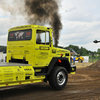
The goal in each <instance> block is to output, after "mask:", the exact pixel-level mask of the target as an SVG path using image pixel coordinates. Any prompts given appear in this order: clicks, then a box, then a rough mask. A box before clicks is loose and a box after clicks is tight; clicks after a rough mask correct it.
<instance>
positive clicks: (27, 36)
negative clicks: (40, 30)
mask: <svg viewBox="0 0 100 100" xmlns="http://www.w3.org/2000/svg"><path fill="white" fill-rule="evenodd" d="M31 38H32V30H31V29H28V30H18V31H10V32H9V34H8V41H23V40H31Z"/></svg>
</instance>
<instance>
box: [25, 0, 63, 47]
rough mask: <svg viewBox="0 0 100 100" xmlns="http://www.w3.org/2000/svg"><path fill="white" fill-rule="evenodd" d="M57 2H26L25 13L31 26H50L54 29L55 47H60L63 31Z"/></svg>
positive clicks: (41, 0)
mask: <svg viewBox="0 0 100 100" xmlns="http://www.w3.org/2000/svg"><path fill="white" fill-rule="evenodd" d="M58 10H59V6H58V2H57V0H25V12H26V13H27V20H28V22H29V23H30V24H38V25H45V24H48V23H49V24H50V25H51V27H52V28H53V31H54V32H53V37H54V42H55V46H57V45H58V40H59V33H60V30H61V29H62V23H61V20H60V15H59V14H58Z"/></svg>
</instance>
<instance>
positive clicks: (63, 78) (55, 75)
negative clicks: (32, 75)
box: [49, 66, 68, 90]
mask: <svg viewBox="0 0 100 100" xmlns="http://www.w3.org/2000/svg"><path fill="white" fill-rule="evenodd" d="M67 81H68V73H67V70H66V69H65V68H64V67H59V66H56V67H55V68H54V69H53V70H52V72H51V73H50V75H49V84H50V86H51V87H53V88H55V89H57V90H61V89H63V88H64V87H65V85H66V83H67Z"/></svg>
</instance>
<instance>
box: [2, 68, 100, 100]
mask: <svg viewBox="0 0 100 100" xmlns="http://www.w3.org/2000/svg"><path fill="white" fill-rule="evenodd" d="M47 99H48V100H100V71H99V70H97V69H95V68H90V67H85V68H77V71H76V74H75V75H71V74H69V79H68V83H67V85H66V87H65V88H64V89H63V90H61V91H56V90H54V89H52V88H51V87H50V86H49V83H36V84H29V85H22V86H14V87H6V88H1V89H0V100H47Z"/></svg>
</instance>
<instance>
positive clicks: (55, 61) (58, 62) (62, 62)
mask: <svg viewBox="0 0 100 100" xmlns="http://www.w3.org/2000/svg"><path fill="white" fill-rule="evenodd" d="M55 66H62V67H64V68H65V69H66V70H67V72H68V73H70V72H71V65H70V63H69V61H68V58H64V57H53V58H52V60H51V62H50V63H49V66H48V72H47V74H48V75H49V74H50V73H51V71H52V70H53V68H54V67H55Z"/></svg>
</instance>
